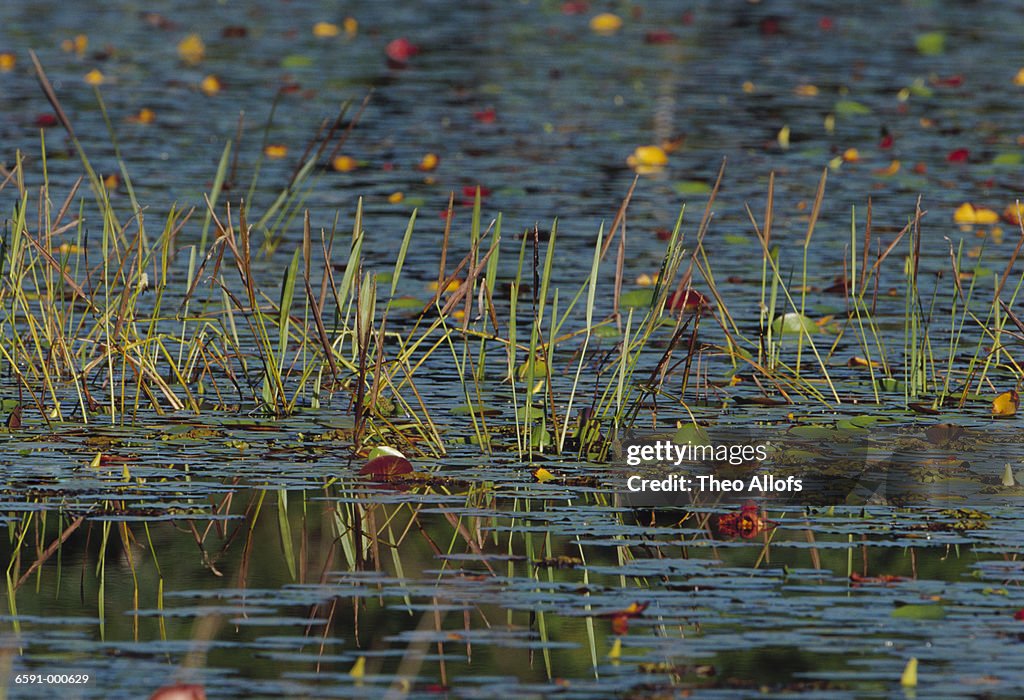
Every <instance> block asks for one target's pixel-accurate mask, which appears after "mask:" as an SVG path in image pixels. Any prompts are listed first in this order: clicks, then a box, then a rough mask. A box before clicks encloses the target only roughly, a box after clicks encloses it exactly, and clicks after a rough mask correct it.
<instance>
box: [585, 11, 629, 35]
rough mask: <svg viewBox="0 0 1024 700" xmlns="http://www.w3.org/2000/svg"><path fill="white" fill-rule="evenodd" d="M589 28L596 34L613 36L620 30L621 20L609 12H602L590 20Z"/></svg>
mask: <svg viewBox="0 0 1024 700" xmlns="http://www.w3.org/2000/svg"><path fill="white" fill-rule="evenodd" d="M590 28H591V29H592V30H594V31H595V32H597V33H598V34H614V33H615V32H617V31H619V30H620V29H622V18H621V17H619V16H618V15H613V14H612V13H611V12H602V13H601V14H599V15H597V16H595V17H593V18H592V19H591V20H590Z"/></svg>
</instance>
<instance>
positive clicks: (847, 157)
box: [843, 148, 860, 163]
mask: <svg viewBox="0 0 1024 700" xmlns="http://www.w3.org/2000/svg"><path fill="white" fill-rule="evenodd" d="M843 160H844V161H846V162H847V163H856V162H857V161H858V160H860V153H859V152H858V151H857V149H856V148H847V149H846V150H845V151H843Z"/></svg>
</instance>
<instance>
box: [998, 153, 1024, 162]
mask: <svg viewBox="0 0 1024 700" xmlns="http://www.w3.org/2000/svg"><path fill="white" fill-rule="evenodd" d="M1021 163H1024V155H1022V154H1021V153H1019V152H1017V151H1010V152H1008V153H1000V154H998V155H997V156H996V157H995V158H993V159H992V165H1020V164H1021Z"/></svg>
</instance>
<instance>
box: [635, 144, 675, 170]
mask: <svg viewBox="0 0 1024 700" xmlns="http://www.w3.org/2000/svg"><path fill="white" fill-rule="evenodd" d="M626 163H628V164H629V167H631V168H636V169H637V170H643V169H647V170H648V171H649V170H652V169H657V168H661V167H664V166H665V165H667V164H668V154H667V153H665V149H664V148H662V147H661V146H638V147H637V149H636V150H635V151H633V154H632V155H631V156H629V158H627V159H626Z"/></svg>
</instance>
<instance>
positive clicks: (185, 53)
mask: <svg viewBox="0 0 1024 700" xmlns="http://www.w3.org/2000/svg"><path fill="white" fill-rule="evenodd" d="M205 56H206V44H204V43H203V40H202V38H200V36H199V35H198V34H189V35H188V36H186V37H185V38H184V39H182V40H181V41H179V42H178V57H179V58H181V60H182V61H184V62H185V63H187V64H189V65H190V66H194V65H196V64H198V63H199V62H201V61H202V60H203V58H204V57H205Z"/></svg>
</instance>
